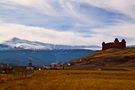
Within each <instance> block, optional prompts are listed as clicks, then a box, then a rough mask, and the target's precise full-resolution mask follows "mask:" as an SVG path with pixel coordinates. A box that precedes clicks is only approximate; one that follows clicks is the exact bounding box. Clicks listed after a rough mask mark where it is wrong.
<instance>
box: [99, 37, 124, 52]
mask: <svg viewBox="0 0 135 90" xmlns="http://www.w3.org/2000/svg"><path fill="white" fill-rule="evenodd" d="M110 48H117V49H123V48H126V41H125V39H122V41H121V42H120V41H119V40H118V38H116V39H115V40H114V42H110V43H105V42H103V43H102V50H106V49H110Z"/></svg>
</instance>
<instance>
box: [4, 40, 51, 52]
mask: <svg viewBox="0 0 135 90" xmlns="http://www.w3.org/2000/svg"><path fill="white" fill-rule="evenodd" d="M2 44H4V45H7V46H10V47H11V48H16V49H46V50H50V49H52V48H51V47H49V46H47V45H44V43H40V42H33V41H28V40H23V39H19V38H16V37H15V38H13V39H11V40H8V41H5V42H3V43H2Z"/></svg>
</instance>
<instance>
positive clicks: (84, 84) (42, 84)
mask: <svg viewBox="0 0 135 90" xmlns="http://www.w3.org/2000/svg"><path fill="white" fill-rule="evenodd" d="M13 78H16V77H15V76H14V77H13ZM0 90H135V71H119V72H117V71H91V70H89V71H88V70H58V71H57V70H50V71H38V72H35V73H34V74H33V75H32V76H31V77H29V78H25V79H17V80H12V81H4V82H0Z"/></svg>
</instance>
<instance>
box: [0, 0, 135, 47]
mask: <svg viewBox="0 0 135 90" xmlns="http://www.w3.org/2000/svg"><path fill="white" fill-rule="evenodd" d="M13 37H18V38H21V39H27V40H31V41H40V42H45V43H52V44H66V45H101V43H102V42H103V41H105V42H110V41H113V40H114V38H116V37H117V38H119V39H120V40H121V39H126V41H127V44H128V45H135V1H134V0H0V42H1V43H2V42H4V41H5V40H9V39H11V38H13Z"/></svg>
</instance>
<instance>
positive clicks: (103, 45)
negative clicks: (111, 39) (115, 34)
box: [102, 42, 105, 50]
mask: <svg viewBox="0 0 135 90" xmlns="http://www.w3.org/2000/svg"><path fill="white" fill-rule="evenodd" d="M102 50H105V42H103V43H102Z"/></svg>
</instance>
